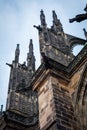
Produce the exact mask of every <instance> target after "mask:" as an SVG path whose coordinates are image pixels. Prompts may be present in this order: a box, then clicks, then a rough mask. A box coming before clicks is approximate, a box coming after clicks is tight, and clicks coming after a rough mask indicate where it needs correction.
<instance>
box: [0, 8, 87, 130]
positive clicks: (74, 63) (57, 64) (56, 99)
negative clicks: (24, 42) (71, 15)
mask: <svg viewBox="0 0 87 130" xmlns="http://www.w3.org/2000/svg"><path fill="white" fill-rule="evenodd" d="M52 17H53V25H52V26H51V28H48V27H47V23H46V20H45V15H44V12H43V10H41V14H40V20H41V25H39V26H36V25H34V27H35V28H36V29H37V30H38V35H39V46H40V55H41V65H40V66H39V68H38V69H37V70H36V69H35V56H34V52H33V41H32V39H31V40H30V44H29V52H28V53H27V63H26V62H24V63H23V64H20V63H19V55H20V47H19V44H17V47H16V50H15V57H14V60H13V61H12V64H8V63H7V65H8V66H9V67H10V78H9V86H8V95H7V103H6V110H5V111H4V112H3V111H2V109H1V111H0V130H87V44H86V42H87V41H86V40H84V39H81V38H78V37H75V36H72V35H70V34H66V33H65V32H64V30H63V27H62V24H61V22H60V20H59V19H58V17H57V14H56V13H55V11H53V12H52ZM78 44H80V45H83V46H84V47H83V49H82V50H81V51H80V52H79V54H78V55H77V56H74V54H73V53H72V49H73V47H74V46H76V45H78Z"/></svg>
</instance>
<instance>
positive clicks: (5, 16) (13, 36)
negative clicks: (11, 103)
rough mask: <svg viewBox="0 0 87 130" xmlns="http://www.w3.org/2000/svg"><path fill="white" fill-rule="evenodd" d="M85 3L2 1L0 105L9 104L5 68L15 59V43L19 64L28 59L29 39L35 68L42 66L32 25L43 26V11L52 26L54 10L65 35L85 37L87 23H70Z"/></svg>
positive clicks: (0, 3)
mask: <svg viewBox="0 0 87 130" xmlns="http://www.w3.org/2000/svg"><path fill="white" fill-rule="evenodd" d="M86 2H87V1H86V0H79V1H76V0H0V105H1V104H4V106H5V103H6V97H7V89H8V82H9V74H10V68H9V67H8V66H6V62H7V63H11V62H12V60H13V59H14V53H15V48H16V44H17V43H19V44H20V62H21V63H22V62H23V61H25V60H26V56H27V52H28V45H29V39H33V43H34V53H35V56H36V68H38V66H39V65H40V56H39V39H38V32H37V30H36V29H35V28H33V25H39V24H40V20H39V19H40V18H39V15H40V10H41V9H43V10H44V13H45V16H46V21H47V25H48V27H50V26H51V25H52V10H55V11H56V13H57V16H58V18H59V19H60V20H61V23H62V24H63V28H64V32H66V33H69V34H72V35H74V36H77V37H81V38H85V37H84V33H83V30H82V29H83V28H84V27H85V28H86V29H87V21H83V22H81V23H76V22H74V23H72V24H70V23H69V21H68V20H69V18H73V17H74V16H75V15H77V14H79V13H84V11H83V9H84V7H85V5H86Z"/></svg>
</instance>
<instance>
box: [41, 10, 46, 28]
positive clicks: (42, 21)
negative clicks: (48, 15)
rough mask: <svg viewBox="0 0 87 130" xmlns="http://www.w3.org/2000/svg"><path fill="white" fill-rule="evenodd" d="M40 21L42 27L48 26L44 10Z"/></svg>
mask: <svg viewBox="0 0 87 130" xmlns="http://www.w3.org/2000/svg"><path fill="white" fill-rule="evenodd" d="M40 20H41V25H42V26H46V21H45V15H44V12H43V10H41V14H40Z"/></svg>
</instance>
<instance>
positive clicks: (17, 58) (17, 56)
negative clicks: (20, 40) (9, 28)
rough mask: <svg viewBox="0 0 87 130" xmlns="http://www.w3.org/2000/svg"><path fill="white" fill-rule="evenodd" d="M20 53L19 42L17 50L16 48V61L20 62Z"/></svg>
mask: <svg viewBox="0 0 87 130" xmlns="http://www.w3.org/2000/svg"><path fill="white" fill-rule="evenodd" d="M19 54H20V50H19V44H17V47H16V50H15V63H18V62H19Z"/></svg>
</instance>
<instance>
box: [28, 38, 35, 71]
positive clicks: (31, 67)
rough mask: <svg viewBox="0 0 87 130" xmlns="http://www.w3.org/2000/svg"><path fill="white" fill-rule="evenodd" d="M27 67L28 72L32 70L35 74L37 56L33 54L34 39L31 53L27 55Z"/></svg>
mask: <svg viewBox="0 0 87 130" xmlns="http://www.w3.org/2000/svg"><path fill="white" fill-rule="evenodd" d="M27 67H28V70H32V71H33V72H35V56H34V53H33V43H32V39H30V44H29V53H28V54H27Z"/></svg>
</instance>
